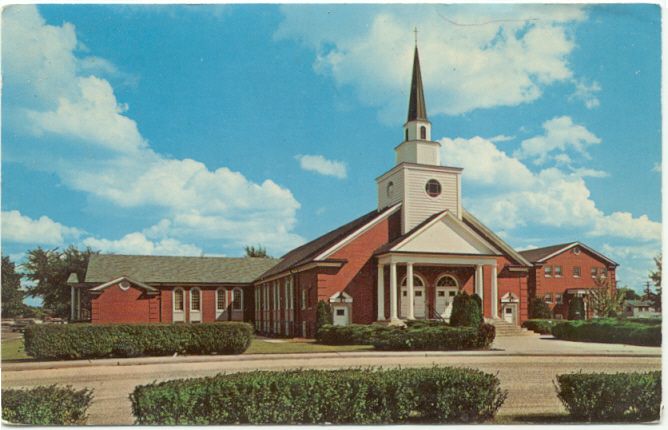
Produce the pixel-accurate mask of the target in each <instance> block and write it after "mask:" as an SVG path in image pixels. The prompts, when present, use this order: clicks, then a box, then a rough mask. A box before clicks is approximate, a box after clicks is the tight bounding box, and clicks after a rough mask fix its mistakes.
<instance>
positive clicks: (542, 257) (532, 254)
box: [520, 241, 619, 266]
mask: <svg viewBox="0 0 668 430" xmlns="http://www.w3.org/2000/svg"><path fill="white" fill-rule="evenodd" d="M575 246H579V247H581V248H583V249H586V250H587V251H589V252H590V253H591V254H594V255H595V256H597V257H598V258H600V259H602V260H605V261H607V262H608V263H610V264H612V265H613V266H619V264H618V263H616V262H615V261H613V260H611V259H610V258H608V257H606V256H605V255H603V254H601V253H600V252H598V251H595V250H593V249H592V248H590V247H588V246H587V245H585V244H584V243H582V242H577V241H575V242H568V243H561V244H558V245H550V246H545V247H543V248H536V249H527V250H526V251H520V254H522V255H523V256H524V258H526V259H527V260H529V261H531V262H532V263H543V262H545V261H546V260H548V259H549V258H551V257H554V256H555V255H558V254H561V253H562V252H564V251H567V250H569V249H571V248H573V247H575Z"/></svg>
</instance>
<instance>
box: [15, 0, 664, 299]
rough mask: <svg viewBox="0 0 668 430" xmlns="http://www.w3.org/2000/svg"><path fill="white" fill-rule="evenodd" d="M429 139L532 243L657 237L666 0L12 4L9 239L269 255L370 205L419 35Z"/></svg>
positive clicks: (484, 203)
mask: <svg viewBox="0 0 668 430" xmlns="http://www.w3.org/2000/svg"><path fill="white" fill-rule="evenodd" d="M416 25H417V26H418V28H419V39H420V54H421V61H422V70H423V80H424V82H425V90H426V99H427V109H428V111H429V114H430V119H431V121H432V123H433V128H432V130H433V131H432V137H433V138H434V139H435V140H439V141H441V143H442V145H443V150H442V151H443V152H442V160H444V163H445V164H448V165H455V166H460V167H463V168H464V176H463V178H464V179H463V181H464V185H463V186H464V188H463V196H464V204H465V206H466V207H467V208H468V209H469V210H470V211H471V212H473V213H474V214H475V215H477V216H478V217H479V218H480V219H482V220H483V221H484V222H486V223H487V224H488V225H489V226H490V227H492V228H493V229H494V230H495V231H497V232H499V234H501V235H502V236H503V237H504V238H505V239H506V240H507V241H508V242H509V243H510V244H512V245H513V246H515V247H516V248H518V249H524V248H528V247H536V246H544V245H550V244H554V243H561V242H568V241H573V240H581V241H583V242H584V243H586V244H589V245H590V246H592V247H594V248H596V249H598V250H600V251H602V252H603V253H605V254H607V255H608V256H610V257H611V258H613V259H615V260H616V261H618V262H619V263H620V264H621V268H620V273H619V275H618V278H619V280H620V281H621V283H622V284H628V285H630V286H632V287H635V288H640V287H641V284H642V283H643V282H644V281H645V280H646V273H647V271H648V270H649V269H650V268H652V266H653V263H652V261H651V257H652V256H654V255H657V254H658V253H659V252H660V248H661V243H660V240H661V225H660V222H661V197H660V196H661V193H660V185H661V111H660V76H661V75H660V70H661V64H660V54H661V47H660V9H659V7H658V6H654V5H594V6H570V5H561V6H542V5H538V6H537V5H533V6H532V5H520V6H512V5H495V6H489V5H474V6H470V5H468V6H467V5H458V6H447V5H422V6H420V5H412V6H400V5H371V6H369V5H367V6H350V5H334V6H332V5H318V6H302V5H289V6H286V5H283V6H282V5H217V6H116V5H96V6H76V5H64V6H62V5H48V6H40V7H38V8H35V7H33V6H15V7H9V8H7V9H5V11H4V14H3V26H2V31H3V35H2V36H3V37H2V40H3V42H2V43H3V45H2V55H3V57H2V64H3V70H2V72H3V79H4V87H3V89H4V91H3V99H2V102H3V108H4V109H3V118H2V142H3V145H2V169H3V177H2V179H3V181H2V211H3V212H2V228H3V229H2V247H3V253H4V254H6V255H10V256H12V258H14V259H20V258H21V256H22V254H23V253H24V252H25V251H26V250H27V249H31V248H33V247H35V246H38V245H40V246H44V247H62V246H66V245H67V244H70V243H72V244H75V245H77V246H80V247H82V246H91V247H93V248H95V249H100V250H102V251H105V252H116V253H139V254H187V255H200V254H206V255H227V256H236V255H241V254H242V252H243V246H244V245H245V244H263V245H265V246H267V247H268V249H269V251H270V253H271V254H273V255H277V256H278V255H281V254H282V253H283V252H285V251H287V250H289V249H291V248H292V247H294V246H297V245H299V244H301V243H303V242H304V241H306V240H309V239H312V238H314V237H316V236H318V235H320V234H322V233H324V232H326V231H328V230H329V229H332V228H335V227H337V226H339V225H341V224H342V223H344V222H347V221H349V220H351V219H353V218H356V217H357V216H359V215H361V214H363V213H366V212H368V211H369V210H371V209H373V208H374V207H375V202H376V188H375V181H374V179H375V178H376V177H377V176H379V175H380V174H382V173H383V172H385V171H386V170H388V169H389V168H391V167H392V165H393V163H394V151H393V148H394V147H395V146H396V145H397V144H398V143H400V141H401V138H402V125H403V122H404V120H405V115H406V107H407V100H408V91H409V79H410V68H411V64H412V61H411V60H412V58H411V55H412V47H413V32H412V29H413V27H414V26H416Z"/></svg>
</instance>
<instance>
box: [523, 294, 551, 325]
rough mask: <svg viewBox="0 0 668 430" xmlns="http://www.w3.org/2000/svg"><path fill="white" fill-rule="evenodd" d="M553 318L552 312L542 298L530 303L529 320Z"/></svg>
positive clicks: (535, 298)
mask: <svg viewBox="0 0 668 430" xmlns="http://www.w3.org/2000/svg"><path fill="white" fill-rule="evenodd" d="M551 318H552V310H550V306H549V305H548V304H547V303H545V300H543V299H541V298H540V297H534V298H532V299H531V301H530V302H529V319H539V320H540V319H542V320H549V319H551Z"/></svg>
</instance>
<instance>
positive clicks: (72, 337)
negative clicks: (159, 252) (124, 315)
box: [24, 322, 253, 360]
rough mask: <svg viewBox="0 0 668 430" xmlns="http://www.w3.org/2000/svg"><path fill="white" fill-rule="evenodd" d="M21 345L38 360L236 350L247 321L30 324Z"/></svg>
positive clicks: (246, 334)
mask: <svg viewBox="0 0 668 430" xmlns="http://www.w3.org/2000/svg"><path fill="white" fill-rule="evenodd" d="M24 336H25V350H26V353H27V354H28V355H30V356H32V357H35V358H39V359H43V360H49V359H51V360H53V359H56V360H59V359H65V360H71V359H80V358H103V357H136V356H140V355H145V356H159V355H172V354H174V353H178V354H241V353H243V352H244V351H245V350H246V349H248V347H249V346H250V343H251V340H252V337H253V327H252V326H251V325H250V324H247V323H240V322H225V323H208V324H174V325H167V324H109V325H91V324H67V325H33V326H29V327H28V328H27V329H26V331H25V334H24Z"/></svg>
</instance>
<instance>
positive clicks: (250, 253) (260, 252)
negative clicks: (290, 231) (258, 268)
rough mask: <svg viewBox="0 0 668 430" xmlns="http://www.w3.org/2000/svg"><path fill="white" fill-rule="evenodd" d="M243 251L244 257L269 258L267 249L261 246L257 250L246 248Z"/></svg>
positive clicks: (251, 247) (253, 247)
mask: <svg viewBox="0 0 668 430" xmlns="http://www.w3.org/2000/svg"><path fill="white" fill-rule="evenodd" d="M244 250H245V251H246V257H258V258H271V257H269V255H267V248H265V247H263V246H261V245H258V246H257V248H256V247H255V246H246V247H244Z"/></svg>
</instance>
